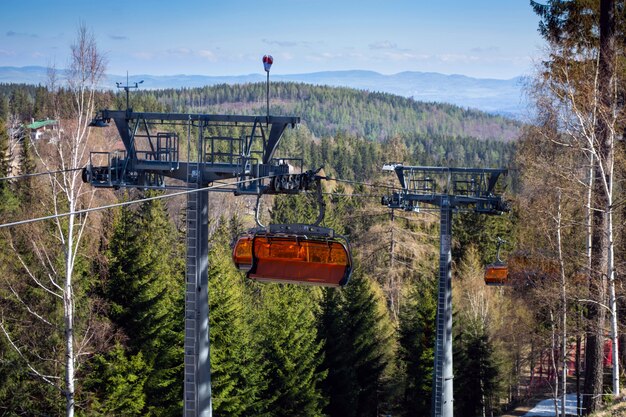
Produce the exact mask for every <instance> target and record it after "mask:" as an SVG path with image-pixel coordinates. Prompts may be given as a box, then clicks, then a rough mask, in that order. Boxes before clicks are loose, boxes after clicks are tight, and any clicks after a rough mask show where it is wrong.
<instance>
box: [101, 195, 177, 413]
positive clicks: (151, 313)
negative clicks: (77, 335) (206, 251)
mask: <svg viewBox="0 0 626 417" xmlns="http://www.w3.org/2000/svg"><path fill="white" fill-rule="evenodd" d="M180 255H181V251H180V245H179V241H178V239H177V233H176V231H175V230H174V228H173V226H172V224H171V222H170V221H169V220H168V217H167V213H166V211H165V208H164V207H163V204H162V202H161V201H160V200H152V201H148V202H145V203H143V204H142V205H141V206H140V207H139V209H138V210H137V211H132V210H131V209H128V208H123V209H122V210H121V213H120V217H119V219H118V221H117V222H116V225H115V230H114V233H113V237H112V239H111V244H110V259H111V264H110V277H109V280H108V282H107V283H106V287H105V291H104V292H105V297H106V298H107V299H108V300H109V301H110V302H111V319H112V320H113V322H114V323H116V324H117V325H118V326H119V327H120V328H121V329H123V331H124V333H125V334H126V336H127V337H128V340H127V347H128V354H129V355H130V356H134V355H137V354H138V353H139V352H141V353H142V356H143V359H144V361H145V363H146V369H145V372H146V374H145V376H146V383H145V395H146V407H145V409H144V412H145V413H146V414H150V415H155V416H161V415H163V416H170V415H171V416H173V415H178V413H179V412H180V407H181V405H180V403H181V400H182V396H183V395H182V384H181V383H180V381H182V362H181V360H180V359H181V358H182V356H183V349H182V342H183V333H182V325H181V323H182V319H181V317H183V308H184V307H183V289H182V285H183V277H182V272H183V271H184V269H183V266H182V263H181V256H180Z"/></svg>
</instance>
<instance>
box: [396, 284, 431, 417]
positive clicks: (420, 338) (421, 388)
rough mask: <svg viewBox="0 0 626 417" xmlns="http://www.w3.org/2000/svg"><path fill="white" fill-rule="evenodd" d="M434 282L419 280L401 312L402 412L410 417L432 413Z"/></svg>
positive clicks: (419, 416) (412, 288)
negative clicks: (403, 379) (403, 380)
mask: <svg viewBox="0 0 626 417" xmlns="http://www.w3.org/2000/svg"><path fill="white" fill-rule="evenodd" d="M436 288H437V286H436V285H435V281H434V280H433V279H429V278H427V277H417V279H416V280H414V282H413V283H411V284H410V289H409V295H408V297H407V299H406V301H405V304H404V305H403V306H402V309H401V311H400V330H399V333H400V340H399V342H400V351H399V360H400V363H401V364H402V368H403V369H404V378H405V382H404V392H403V396H402V401H401V403H402V409H403V410H404V411H405V415H406V416H407V417H427V416H429V415H430V413H431V410H430V408H431V395H432V376H433V375H432V373H433V362H434V346H435V337H436V329H435V317H436V315H437V301H436V300H437V295H436Z"/></svg>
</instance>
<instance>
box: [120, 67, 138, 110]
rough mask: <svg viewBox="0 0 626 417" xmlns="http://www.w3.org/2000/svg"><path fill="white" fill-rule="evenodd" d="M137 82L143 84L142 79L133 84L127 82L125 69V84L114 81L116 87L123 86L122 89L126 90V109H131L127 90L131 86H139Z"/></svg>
mask: <svg viewBox="0 0 626 417" xmlns="http://www.w3.org/2000/svg"><path fill="white" fill-rule="evenodd" d="M139 84H143V80H141V81H139V82H136V83H135V85H130V84H129V83H128V71H126V85H122V83H120V82H116V83H115V85H116V86H117V88H123V89H124V91H126V110H127V111H132V109H131V108H130V100H129V94H128V93H129V91H130V89H131V88H139Z"/></svg>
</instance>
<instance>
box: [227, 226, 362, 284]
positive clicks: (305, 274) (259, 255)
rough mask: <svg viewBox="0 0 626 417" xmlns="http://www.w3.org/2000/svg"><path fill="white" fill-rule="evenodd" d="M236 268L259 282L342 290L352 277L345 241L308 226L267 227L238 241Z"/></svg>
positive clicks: (329, 230)
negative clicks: (340, 288)
mask: <svg viewBox="0 0 626 417" xmlns="http://www.w3.org/2000/svg"><path fill="white" fill-rule="evenodd" d="M233 261H234V262H235V265H236V266H237V267H238V268H239V269H240V270H243V271H246V273H247V276H248V278H250V279H253V280H256V281H262V282H284V283H295V284H309V285H321V286H327V287H341V286H344V285H345V284H347V282H348V280H349V279H350V274H351V273H352V259H351V255H350V250H349V244H348V241H347V240H346V239H345V238H344V237H342V236H336V235H335V234H334V231H333V230H332V229H328V228H323V227H318V226H311V225H300V224H292V225H270V226H269V228H258V229H252V230H250V231H249V232H248V233H246V234H245V235H243V236H241V237H239V239H238V240H237V242H236V243H235V246H234V249H233Z"/></svg>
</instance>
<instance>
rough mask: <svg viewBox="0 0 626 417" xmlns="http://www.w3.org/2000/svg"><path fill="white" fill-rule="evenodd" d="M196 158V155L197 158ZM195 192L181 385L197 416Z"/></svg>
mask: <svg viewBox="0 0 626 417" xmlns="http://www.w3.org/2000/svg"><path fill="white" fill-rule="evenodd" d="M189 148H190V146H189V147H188V150H187V161H188V163H187V185H188V186H189V187H196V188H199V172H200V171H199V169H200V164H199V161H198V162H195V163H192V162H191V159H190V156H191V155H190V152H189ZM198 159H199V158H198ZM198 200H199V196H198V192H190V193H187V212H186V215H187V219H186V226H187V239H186V244H187V267H186V268H187V269H186V272H185V343H184V350H185V359H184V366H185V386H184V410H185V415H184V417H197V416H198V409H199V403H198V392H197V391H198V390H197V387H198V384H197V380H196V378H197V376H198V375H197V372H196V370H197V360H198V355H197V351H196V349H197V348H198V330H197V329H198V320H199V318H200V317H199V311H198V277H199V274H198V243H199V236H198V235H199V229H198Z"/></svg>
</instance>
